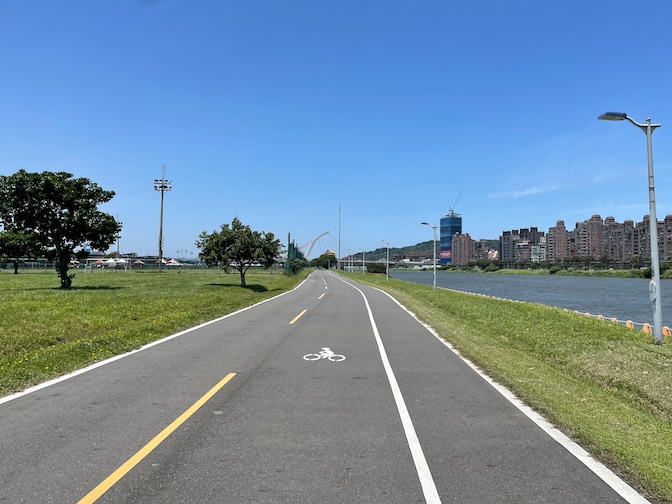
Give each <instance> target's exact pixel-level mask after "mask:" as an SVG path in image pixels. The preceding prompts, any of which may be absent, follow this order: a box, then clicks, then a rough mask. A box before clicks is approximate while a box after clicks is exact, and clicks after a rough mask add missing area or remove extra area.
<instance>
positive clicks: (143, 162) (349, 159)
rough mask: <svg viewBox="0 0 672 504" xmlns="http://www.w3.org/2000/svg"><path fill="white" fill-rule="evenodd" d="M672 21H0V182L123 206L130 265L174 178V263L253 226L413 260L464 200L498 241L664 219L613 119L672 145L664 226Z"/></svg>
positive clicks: (185, 10) (220, 4) (348, 12)
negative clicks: (38, 176)
mask: <svg viewBox="0 0 672 504" xmlns="http://www.w3.org/2000/svg"><path fill="white" fill-rule="evenodd" d="M670 19H672V3H670V2H669V1H668V0H651V1H649V2H646V3H641V2H633V1H623V0H593V1H586V0H567V1H564V2H559V1H553V2H551V1H544V0H510V1H507V2H504V1H500V0H497V1H495V0H482V1H477V2H456V1H453V2H448V1H438V0H432V1H429V0H428V1H421V0H420V1H413V2H411V1H396V0H357V1H353V0H339V1H336V0H320V1H316V0H305V1H304V0H282V1H280V0H264V1H260V0H248V1H244V2H241V1H239V0H236V1H228V0H219V1H186V0H163V1H160V0H154V1H150V0H144V1H142V0H120V1H112V0H107V1H105V0H100V1H90V0H82V1H75V0H59V1H52V0H39V1H38V0H0V69H1V70H0V71H1V72H2V78H0V174H11V173H14V172H16V171H17V170H19V169H21V168H24V169H26V170H28V171H43V170H49V171H68V172H71V173H73V174H74V175H75V176H78V177H87V178H90V179H91V180H93V181H94V182H97V183H98V184H100V185H101V186H102V187H103V188H105V189H111V190H114V191H115V192H116V196H115V198H114V199H113V200H112V202H110V203H108V204H106V205H105V206H104V207H103V209H104V210H105V211H107V212H109V213H111V214H112V215H114V216H115V217H117V218H118V220H120V221H122V222H123V231H122V238H121V245H120V247H121V251H122V253H124V252H131V251H135V252H139V253H141V254H150V253H153V254H156V253H157V252H158V234H159V210H160V195H159V193H158V192H156V191H154V189H153V181H154V179H155V178H160V177H161V174H162V171H161V170H162V165H164V164H165V165H166V167H167V178H168V179H169V180H171V181H172V187H173V189H172V191H171V192H169V193H167V194H166V198H165V208H164V255H166V256H169V257H170V256H173V255H182V256H185V255H186V256H187V257H189V256H190V255H191V254H192V253H193V254H194V255H196V254H197V253H198V251H197V249H196V247H195V245H194V242H195V240H196V239H197V237H198V234H199V233H200V232H201V231H208V232H211V231H213V230H215V229H218V228H219V226H220V225H221V224H223V223H229V222H231V220H232V219H233V218H234V217H238V218H239V219H240V220H241V221H242V222H243V223H245V224H249V225H250V226H251V227H252V228H253V229H256V230H263V231H270V232H273V233H274V234H275V235H276V237H278V238H280V239H281V240H282V242H283V243H285V242H286V240H287V234H288V233H291V236H292V238H293V239H294V240H295V241H296V243H297V244H299V245H303V244H304V243H306V242H308V241H310V240H311V239H313V238H315V237H317V236H318V235H320V234H322V233H324V232H326V231H329V233H330V234H329V237H331V239H332V243H334V242H336V241H337V239H338V235H339V220H340V237H341V244H342V251H343V252H345V251H346V250H352V251H354V252H357V251H361V250H362V249H364V250H367V251H368V250H373V249H376V248H379V247H380V246H382V245H383V244H382V243H381V240H385V241H389V242H390V246H392V247H400V246H406V245H413V244H415V243H418V242H421V241H425V240H429V239H431V238H432V230H431V229H429V228H428V227H426V226H421V225H420V222H422V221H429V222H430V223H436V224H438V222H439V219H440V218H441V217H442V216H443V215H445V214H446V213H447V212H448V211H449V208H450V207H452V206H453V205H454V204H455V203H456V201H457V204H456V205H455V210H456V211H457V212H459V213H461V214H462V217H463V232H465V233H469V234H470V235H471V236H472V237H473V238H475V239H480V238H497V237H498V236H499V235H500V234H501V232H502V231H503V230H510V229H518V228H521V227H531V226H536V227H538V228H539V229H541V230H544V231H546V230H548V228H549V227H550V226H554V225H555V222H556V221H557V220H558V219H562V220H564V221H565V223H566V224H567V226H568V227H569V228H572V229H573V227H574V224H575V223H576V222H577V221H583V220H585V219H588V218H590V217H591V216H592V215H593V214H600V215H601V216H602V217H603V218H605V217H607V216H614V217H615V218H616V219H617V220H618V221H623V220H626V219H632V220H635V221H639V220H641V219H642V217H643V216H644V215H645V214H648V189H647V187H648V186H647V165H646V137H645V135H644V134H643V133H642V132H641V131H638V130H637V128H634V127H633V126H632V125H630V124H629V123H626V122H614V123H612V122H606V121H598V120H597V116H598V115H599V114H601V113H603V112H606V111H612V110H613V111H621V112H627V113H628V114H629V115H630V116H631V117H633V118H634V119H635V120H637V121H639V122H644V121H645V120H646V118H647V117H650V118H651V119H652V121H653V122H654V123H661V124H662V127H661V128H659V129H657V130H656V131H655V133H654V135H653V153H654V165H655V170H656V196H657V203H658V204H657V213H658V218H660V219H662V218H663V217H664V216H665V215H666V214H672V170H671V168H672V144H671V142H670V138H672V107H671V106H670V105H671V104H672V100H671V98H672V65H671V64H670V54H671V49H672V31H671V30H670V29H669V23H670ZM458 196H459V200H458ZM339 206H340V219H339ZM321 243H324V242H323V241H322V242H321ZM323 246H324V245H323ZM113 249H114V247H113ZM319 249H320V245H319V244H318V247H317V249H316V251H318V252H319V251H320V250H319ZM178 251H179V252H178ZM185 251H186V252H185ZM312 256H313V257H314V256H315V252H314V253H313V254H312Z"/></svg>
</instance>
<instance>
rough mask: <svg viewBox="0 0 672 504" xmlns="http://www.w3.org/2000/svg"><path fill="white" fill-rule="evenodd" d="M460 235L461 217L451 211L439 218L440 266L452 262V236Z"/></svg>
mask: <svg viewBox="0 0 672 504" xmlns="http://www.w3.org/2000/svg"><path fill="white" fill-rule="evenodd" d="M455 234H462V216H461V215H460V214H458V213H456V212H454V211H453V210H452V209H451V211H450V212H448V214H447V215H445V216H443V217H441V235H440V236H441V251H440V256H439V261H440V263H441V264H450V263H452V261H453V236H455Z"/></svg>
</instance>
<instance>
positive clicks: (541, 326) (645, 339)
mask: <svg viewBox="0 0 672 504" xmlns="http://www.w3.org/2000/svg"><path fill="white" fill-rule="evenodd" d="M345 276H348V277H349V278H352V279H353V280H357V281H363V282H366V283H369V284H371V285H374V286H377V287H380V288H382V289H383V290H386V291H388V292H389V293H391V294H392V295H393V296H395V297H396V298H397V299H398V300H399V301H400V302H401V303H402V304H404V305H405V306H406V307H407V308H408V309H410V310H411V311H412V312H413V313H415V314H416V316H418V318H419V319H420V320H422V321H423V322H425V323H427V324H428V325H430V326H431V327H432V328H434V329H435V330H436V331H437V333H438V334H439V335H440V336H441V337H442V338H443V339H445V340H446V341H448V342H450V343H451V344H452V345H453V346H454V347H455V348H457V349H458V350H459V352H460V353H461V354H462V355H464V356H465V357H466V358H468V359H469V360H471V361H472V362H474V363H475V364H476V365H477V366H478V367H480V368H481V369H482V370H483V371H484V372H485V373H486V374H488V375H489V376H491V377H492V378H493V379H494V380H496V381H497V382H499V383H501V384H503V385H504V386H506V387H507V388H508V389H510V390H511V391H512V392H513V393H514V394H516V395H517V396H518V397H519V398H520V399H521V400H523V401H524V402H525V403H526V404H528V405H529V406H531V407H532V408H534V409H535V410H537V411H538V412H540V413H541V414H542V415H544V416H545V417H546V418H547V419H548V420H549V421H551V422H552V423H553V424H554V425H555V426H557V427H558V428H560V429H562V430H563V431H565V432H566V433H567V434H568V435H570V436H571V437H572V438H573V439H575V440H576V441H578V442H579V443H581V444H582V445H583V446H584V447H586V448H587V449H588V450H589V451H590V452H591V453H592V454H593V455H594V456H595V457H596V458H597V459H599V460H601V461H602V462H603V463H605V464H606V465H608V466H610V467H611V468H612V469H614V470H615V471H616V472H619V473H621V474H623V475H624V476H625V478H626V479H627V480H628V481H630V482H631V484H633V485H634V486H636V487H639V488H640V489H644V491H645V492H647V493H648V496H649V497H651V498H654V499H657V500H659V501H660V502H672V452H671V451H670V449H669V447H670V446H672V390H671V388H670V387H671V386H672V385H670V379H669V378H670V374H671V373H672V341H670V339H668V338H666V341H665V344H664V345H654V344H653V343H652V336H651V335H650V334H646V333H644V332H642V331H639V330H634V329H628V328H626V327H624V326H620V325H617V324H613V323H610V322H606V321H600V320H596V319H593V318H590V317H585V316H581V315H579V314H576V313H573V312H569V311H566V310H563V309H560V308H553V307H549V306H545V305H540V304H531V303H522V302H516V301H508V300H501V299H495V298H488V297H481V296H478V295H474V294H467V293H461V292H455V291H449V290H445V289H438V290H437V291H434V290H433V289H432V287H431V286H425V285H418V284H412V283H407V282H402V281H399V280H395V279H390V280H389V281H385V276H384V275H373V274H371V275H361V274H360V275H354V274H353V275H347V274H346V275H345Z"/></svg>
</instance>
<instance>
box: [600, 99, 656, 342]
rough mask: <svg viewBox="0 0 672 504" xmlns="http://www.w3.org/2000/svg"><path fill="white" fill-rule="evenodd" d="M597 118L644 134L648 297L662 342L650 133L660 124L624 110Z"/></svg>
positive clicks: (654, 330)
mask: <svg viewBox="0 0 672 504" xmlns="http://www.w3.org/2000/svg"><path fill="white" fill-rule="evenodd" d="M598 119H603V120H606V121H623V120H626V121H630V123H632V124H634V125H635V126H637V127H638V128H639V129H641V130H642V131H643V132H644V133H645V134H646V150H647V155H648V160H649V235H650V238H651V282H649V298H650V299H651V303H652V304H653V342H654V343H655V344H656V345H660V344H662V343H663V314H662V311H661V300H660V259H659V257H658V219H657V218H656V190H655V186H654V184H653V151H652V148H651V135H652V134H653V130H654V129H656V128H659V127H660V124H651V119H648V118H647V120H646V124H641V123H638V122H636V121H634V120H633V119H632V118H630V117H628V114H626V113H624V112H607V113H606V114H602V115H601V116H598Z"/></svg>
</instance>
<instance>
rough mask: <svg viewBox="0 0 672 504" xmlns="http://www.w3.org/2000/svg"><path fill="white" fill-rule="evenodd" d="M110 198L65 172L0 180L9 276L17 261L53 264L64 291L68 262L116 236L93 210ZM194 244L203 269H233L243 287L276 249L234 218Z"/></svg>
mask: <svg viewBox="0 0 672 504" xmlns="http://www.w3.org/2000/svg"><path fill="white" fill-rule="evenodd" d="M114 195H115V193H114V191H106V190H104V189H102V188H101V187H100V186H98V185H97V184H96V183H94V182H91V181H90V180H89V179H87V178H75V177H74V176H73V175H72V174H71V173H67V172H56V173H55V172H49V171H44V172H41V173H30V172H27V171H25V170H19V171H18V172H17V173H15V174H13V175H2V176H0V257H4V258H6V259H10V260H11V259H14V271H15V273H18V264H19V260H20V259H21V258H26V257H28V258H37V257H47V258H49V259H53V260H54V261H55V264H56V272H57V274H58V277H59V279H60V283H61V288H63V289H69V288H70V287H71V286H72V280H73V278H74V277H75V274H74V273H72V272H71V271H70V264H71V261H72V260H73V259H74V258H79V259H81V258H83V257H84V256H86V254H87V253H86V252H85V250H86V249H87V248H91V249H96V250H107V248H108V247H109V246H110V245H112V244H113V243H114V241H115V240H116V238H117V236H118V235H119V233H120V231H121V223H119V222H117V221H116V220H115V219H114V217H113V216H111V215H110V214H107V213H105V212H102V211H101V210H100V209H99V208H98V207H99V206H100V205H102V204H103V203H107V202H109V201H110V200H112V198H113V197H114ZM196 245H197V246H198V247H199V248H200V250H201V253H200V254H199V256H200V258H201V259H202V260H203V261H205V263H206V264H207V265H209V266H218V267H221V268H223V269H225V270H228V269H229V268H234V269H236V270H238V272H239V273H240V282H241V285H243V286H245V273H246V272H247V270H248V269H249V268H250V267H251V266H253V265H255V264H258V265H261V266H262V267H265V268H268V267H270V266H272V265H273V264H274V263H275V261H276V259H277V257H278V255H279V254H280V249H281V246H280V241H279V240H276V239H275V237H274V236H273V233H267V232H263V231H261V232H259V231H253V230H252V229H250V226H246V225H244V224H243V223H242V222H240V220H239V219H238V218H235V219H233V221H232V222H231V225H228V224H224V225H222V226H221V229H220V230H219V231H213V232H212V233H206V232H202V233H201V234H200V235H199V238H198V240H197V241H196Z"/></svg>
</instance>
